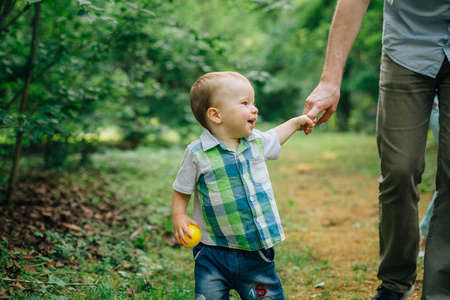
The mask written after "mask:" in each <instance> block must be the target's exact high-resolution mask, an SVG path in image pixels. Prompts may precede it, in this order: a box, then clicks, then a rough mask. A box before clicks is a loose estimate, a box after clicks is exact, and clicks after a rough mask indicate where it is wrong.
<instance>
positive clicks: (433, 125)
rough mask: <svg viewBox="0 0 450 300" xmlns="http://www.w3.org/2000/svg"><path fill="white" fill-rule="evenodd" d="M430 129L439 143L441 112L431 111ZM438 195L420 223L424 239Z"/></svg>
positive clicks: (433, 198) (434, 109) (432, 198)
mask: <svg viewBox="0 0 450 300" xmlns="http://www.w3.org/2000/svg"><path fill="white" fill-rule="evenodd" d="M430 129H431V132H432V133H433V136H434V138H435V139H436V141H438V135H439V110H438V109H436V108H434V107H433V109H432V110H431V117H430ZM436 196H437V193H436V192H434V194H433V197H431V200H430V203H429V204H428V208H427V212H426V213H425V215H424V216H423V218H422V221H420V224H419V226H420V231H421V232H422V234H423V236H424V237H427V235H428V230H429V228H430V220H431V215H432V214H433V207H434V200H435V199H436Z"/></svg>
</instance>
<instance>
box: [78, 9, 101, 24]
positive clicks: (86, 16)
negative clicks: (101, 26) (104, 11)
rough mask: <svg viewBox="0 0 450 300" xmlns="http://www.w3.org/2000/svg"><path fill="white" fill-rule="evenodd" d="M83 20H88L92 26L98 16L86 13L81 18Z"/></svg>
mask: <svg viewBox="0 0 450 300" xmlns="http://www.w3.org/2000/svg"><path fill="white" fill-rule="evenodd" d="M81 17H82V18H83V19H86V20H88V21H89V23H91V24H92V22H94V21H95V20H96V19H97V16H96V15H94V14H91V13H90V12H88V11H87V12H86V13H85V14H84V15H82V16H81Z"/></svg>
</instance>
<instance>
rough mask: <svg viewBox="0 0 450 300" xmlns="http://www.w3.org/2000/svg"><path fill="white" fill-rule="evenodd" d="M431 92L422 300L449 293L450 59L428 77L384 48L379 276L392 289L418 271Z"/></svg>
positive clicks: (408, 283)
mask: <svg viewBox="0 0 450 300" xmlns="http://www.w3.org/2000/svg"><path fill="white" fill-rule="evenodd" d="M436 91H437V93H438V97H439V113H440V119H439V143H438V148H439V149H438V167H437V169H438V171H437V173H438V174H437V176H436V178H437V179H436V182H437V184H436V186H437V198H436V200H435V205H434V213H433V217H432V220H431V224H430V232H429V234H428V239H427V246H426V247H427V249H426V255H425V275H424V292H423V297H424V299H441V298H426V297H427V296H426V295H435V293H438V294H441V295H446V297H448V295H449V294H450V286H449V284H448V283H449V282H450V272H449V271H450V233H449V230H448V228H450V218H448V216H449V215H450V189H449V188H450V170H449V168H450V63H449V62H448V60H445V61H444V64H443V66H442V68H441V70H440V72H439V74H438V75H437V77H436V78H431V77H427V76H424V75H421V74H418V73H415V72H412V71H410V70H408V69H405V68H403V67H401V66H399V65H397V64H396V63H394V62H393V61H392V60H391V59H390V58H389V57H388V56H387V55H386V54H385V53H383V56H382V59H381V73H380V95H379V101H378V115H377V145H378V152H379V155H380V158H381V177H380V180H379V190H380V191H379V208H380V212H379V214H380V224H379V236H380V263H379V268H378V278H379V279H380V280H382V284H383V286H385V287H386V288H388V289H390V290H393V291H396V292H402V293H404V292H406V291H407V290H408V289H409V288H410V287H411V286H412V285H413V284H414V282H415V279H416V276H417V254H418V250H419V220H418V219H419V218H418V201H419V195H420V193H419V188H418V185H419V183H420V182H421V179H422V173H423V171H424V167H425V159H424V155H425V146H426V138H427V131H428V124H429V121H430V114H431V109H432V105H433V99H434V96H435V93H436ZM442 299H445V298H442ZM447 299H448V298H447Z"/></svg>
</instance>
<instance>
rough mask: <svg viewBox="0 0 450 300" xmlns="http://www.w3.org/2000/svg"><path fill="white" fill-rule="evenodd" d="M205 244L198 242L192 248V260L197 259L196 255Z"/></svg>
mask: <svg viewBox="0 0 450 300" xmlns="http://www.w3.org/2000/svg"><path fill="white" fill-rule="evenodd" d="M204 248H205V245H204V244H202V243H200V244H198V245H197V246H195V247H194V249H192V254H193V255H194V261H195V260H197V257H198V256H199V255H200V254H201V253H202V251H203V249H204Z"/></svg>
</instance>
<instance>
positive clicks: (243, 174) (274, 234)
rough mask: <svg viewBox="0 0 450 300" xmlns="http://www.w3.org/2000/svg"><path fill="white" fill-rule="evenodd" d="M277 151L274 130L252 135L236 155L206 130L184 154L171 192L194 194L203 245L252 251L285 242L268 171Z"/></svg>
mask: <svg viewBox="0 0 450 300" xmlns="http://www.w3.org/2000/svg"><path fill="white" fill-rule="evenodd" d="M280 149H281V146H280V141H279V138H278V134H277V132H276V131H275V130H274V129H272V130H269V131H267V132H261V131H259V130H254V131H253V134H252V135H250V136H248V137H246V138H242V139H241V140H240V142H239V146H238V149H237V151H233V150H231V149H229V148H228V147H227V146H226V145H225V144H224V143H222V142H220V141H219V140H218V139H216V138H215V137H214V136H213V135H212V134H211V133H210V132H209V131H208V130H206V131H205V132H204V133H203V134H202V135H201V136H200V139H199V140H197V141H195V142H193V143H191V144H190V145H189V146H188V147H187V148H186V152H185V154H184V158H183V162H182V164H181V167H180V171H179V172H178V176H177V179H176V180H175V183H174V184H173V188H174V189H175V190H176V191H178V192H180V193H183V194H194V216H193V218H194V220H196V221H197V222H198V223H199V224H200V230H201V232H202V242H203V243H204V244H207V245H213V246H222V247H228V248H235V249H241V250H248V251H255V250H259V249H262V248H270V247H272V246H273V245H274V244H276V243H278V242H280V241H282V240H284V238H285V237H284V232H283V228H282V226H281V221H280V216H279V213H278V209H277V205H276V203H275V197H274V193H273V190H272V184H271V182H270V178H269V173H268V170H267V166H266V160H274V159H277V158H278V156H279V154H280Z"/></svg>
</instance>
